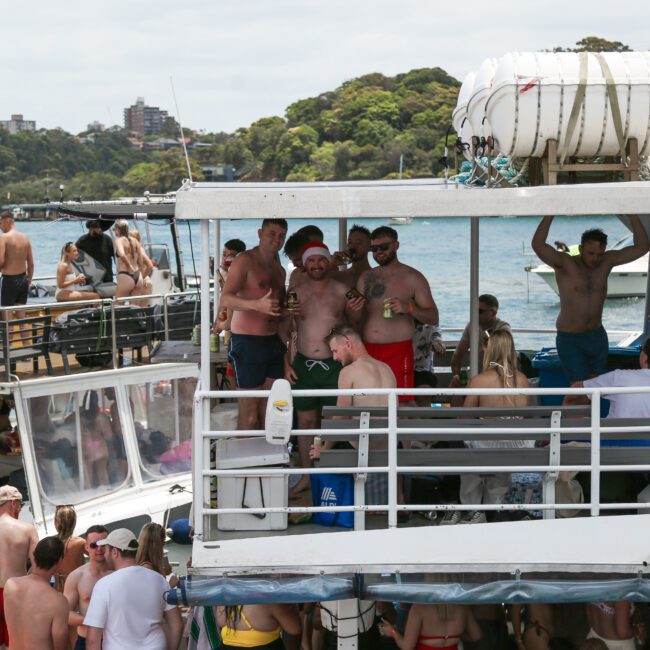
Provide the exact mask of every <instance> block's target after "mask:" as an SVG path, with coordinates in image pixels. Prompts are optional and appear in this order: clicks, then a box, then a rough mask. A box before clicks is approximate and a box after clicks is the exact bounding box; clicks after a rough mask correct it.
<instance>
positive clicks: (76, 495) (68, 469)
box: [27, 388, 128, 505]
mask: <svg viewBox="0 0 650 650" xmlns="http://www.w3.org/2000/svg"><path fill="white" fill-rule="evenodd" d="M27 407H28V410H27V417H28V418H29V424H30V429H31V432H32V438H33V445H34V454H35V458H36V467H37V469H38V473H39V479H40V483H41V488H42V491H43V494H44V496H45V498H46V499H47V500H49V501H50V502H51V504H54V505H56V504H60V503H66V504H67V503H69V504H76V503H81V502H82V501H86V500H88V499H91V498H93V497H97V496H101V495H104V494H107V493H109V492H112V491H114V490H117V489H118V488H121V487H123V486H124V485H125V482H126V481H127V477H128V465H127V461H126V454H125V448H124V440H123V437H122V428H121V424H120V420H119V416H118V413H117V407H116V405H115V391H114V389H112V388H105V389H100V390H87V391H82V392H74V393H72V392H69V393H58V394H54V395H44V396H39V397H31V398H29V399H28V400H27Z"/></svg>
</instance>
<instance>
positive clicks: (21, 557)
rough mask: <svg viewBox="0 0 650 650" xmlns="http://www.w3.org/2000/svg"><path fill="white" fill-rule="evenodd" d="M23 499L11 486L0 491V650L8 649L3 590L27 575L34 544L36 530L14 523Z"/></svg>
mask: <svg viewBox="0 0 650 650" xmlns="http://www.w3.org/2000/svg"><path fill="white" fill-rule="evenodd" d="M22 505H23V496H22V494H21V493H20V491H19V490H17V489H16V488H15V487H13V486H11V485H3V486H2V487H0V647H2V646H9V636H8V634H7V623H6V621H5V615H4V587H5V583H6V582H7V580H9V578H17V577H19V576H24V575H25V574H26V573H27V560H30V561H31V560H33V553H34V548H35V547H36V544H37V543H38V535H37V534H36V529H35V528H34V526H32V525H31V524H28V523H26V522H24V521H18V515H19V514H20V509H21V507H22Z"/></svg>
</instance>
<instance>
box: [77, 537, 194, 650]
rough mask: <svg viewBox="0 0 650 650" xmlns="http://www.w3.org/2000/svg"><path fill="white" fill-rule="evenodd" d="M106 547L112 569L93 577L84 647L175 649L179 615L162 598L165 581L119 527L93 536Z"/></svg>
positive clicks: (100, 649)
mask: <svg viewBox="0 0 650 650" xmlns="http://www.w3.org/2000/svg"><path fill="white" fill-rule="evenodd" d="M97 545H98V546H105V547H106V563H107V565H108V567H109V568H111V569H114V572H113V573H111V574H110V575H108V576H106V577H104V578H102V579H101V580H99V581H98V582H97V584H96V585H95V588H94V589H93V593H92V596H91V597H90V604H89V605H88V611H87V612H86V618H85V619H84V625H85V626H86V627H87V635H86V647H87V648H88V649H89V650H127V649H128V650H131V649H133V650H135V649H138V650H161V648H167V649H168V650H171V649H173V650H176V648H178V644H179V643H180V640H181V634H182V631H183V630H182V622H181V615H180V613H179V611H178V608H177V607H176V606H175V605H170V604H168V603H167V602H166V601H165V594H166V592H168V591H169V585H168V584H167V581H166V580H165V578H163V576H161V575H160V574H159V573H158V572H157V571H153V570H152V569H146V568H145V567H143V566H139V565H138V564H136V562H135V555H136V552H137V550H138V541H137V540H136V538H135V535H134V534H133V533H132V532H131V531H130V530H127V529H126V528H118V529H117V530H114V531H112V532H111V533H109V535H108V537H106V538H105V539H102V540H100V541H98V542H97Z"/></svg>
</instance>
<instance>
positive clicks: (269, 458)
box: [215, 437, 289, 530]
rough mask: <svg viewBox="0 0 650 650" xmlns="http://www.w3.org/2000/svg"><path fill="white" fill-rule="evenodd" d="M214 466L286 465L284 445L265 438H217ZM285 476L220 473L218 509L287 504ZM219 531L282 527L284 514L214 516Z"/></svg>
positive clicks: (234, 467) (284, 524) (220, 467)
mask: <svg viewBox="0 0 650 650" xmlns="http://www.w3.org/2000/svg"><path fill="white" fill-rule="evenodd" d="M215 447H216V449H215V451H216V453H215V469H244V468H245V469H250V468H257V467H259V468H263V467H281V466H283V465H288V464H289V453H288V451H287V447H286V445H272V444H270V443H268V442H267V441H266V438H261V437H260V438H231V439H229V440H226V439H220V440H218V441H217V444H216V446H215ZM288 503H289V481H288V477H287V476H264V471H263V470H261V471H260V475H259V476H247V477H244V476H220V477H219V478H218V482H217V504H218V507H219V508H241V507H248V508H271V507H285V508H286V507H287V505H288ZM217 528H218V529H219V530H285V529H286V528H287V513H286V512H281V513H266V514H265V515H264V516H262V513H257V516H256V515H254V514H246V513H242V514H230V515H217Z"/></svg>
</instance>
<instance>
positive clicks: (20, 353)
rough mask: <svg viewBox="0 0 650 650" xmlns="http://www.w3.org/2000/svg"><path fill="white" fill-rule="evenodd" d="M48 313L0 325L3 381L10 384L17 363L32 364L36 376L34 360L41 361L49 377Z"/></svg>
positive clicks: (50, 362) (50, 321) (50, 319)
mask: <svg viewBox="0 0 650 650" xmlns="http://www.w3.org/2000/svg"><path fill="white" fill-rule="evenodd" d="M51 325H52V317H51V315H50V314H49V312H48V313H45V314H42V315H37V316H29V317H27V318H19V319H14V320H11V321H2V322H1V323H0V364H1V365H2V366H3V367H4V375H5V381H10V380H11V374H12V373H14V372H15V368H16V363H18V362H19V361H29V360H31V361H32V367H33V371H34V373H37V372H38V359H39V357H43V358H44V359H45V365H46V368H47V374H48V375H51V374H52V361H51V360H50V348H49V340H50V327H51Z"/></svg>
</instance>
